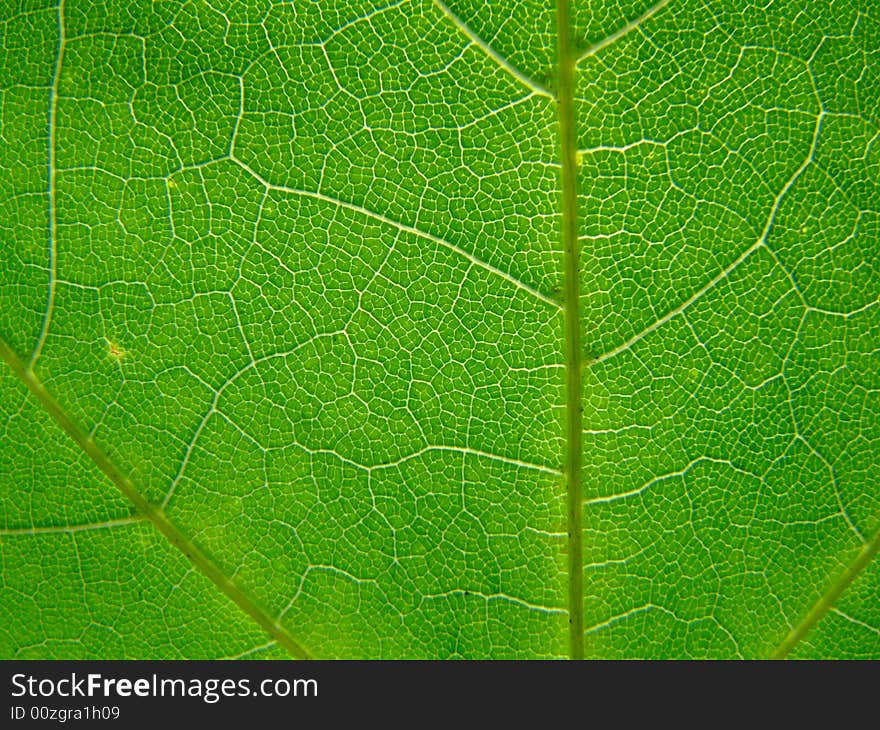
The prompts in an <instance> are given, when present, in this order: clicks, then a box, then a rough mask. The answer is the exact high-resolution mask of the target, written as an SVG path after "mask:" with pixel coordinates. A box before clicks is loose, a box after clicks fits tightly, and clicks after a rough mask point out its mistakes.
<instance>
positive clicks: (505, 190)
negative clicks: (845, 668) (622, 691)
mask: <svg viewBox="0 0 880 730" xmlns="http://www.w3.org/2000/svg"><path fill="white" fill-rule="evenodd" d="M561 5H566V6H567V3H561ZM875 10H876V9H873V8H872V7H871V4H870V3H869V2H867V1H866V2H857V3H852V2H850V3H846V4H842V3H838V2H836V1H835V0H823V1H822V2H814V3H810V4H809V7H808V8H805V7H804V6H803V3H794V2H787V1H786V0H783V1H782V2H774V3H771V4H770V5H769V6H768V7H766V8H765V7H764V6H763V5H762V4H753V3H750V2H745V1H744V0H707V1H705V2H697V1H696V0H661V2H657V3H649V2H644V0H621V1H620V2H613V1H609V0H601V1H600V0H586V1H580V0H579V1H578V2H575V3H574V7H573V8H571V12H570V18H571V22H570V24H568V25H569V26H570V27H568V29H567V32H568V33H569V34H570V38H568V40H570V47H569V48H568V50H565V51H564V52H563V54H562V58H560V57H559V52H558V48H559V46H558V44H557V9H556V7H554V5H552V4H548V3H544V2H539V1H538V0H519V1H513V2H507V3H482V2H476V1H474V0H460V1H459V0H445V1H442V2H441V0H395V1H393V2H389V1H388V0H378V2H377V1H376V0H370V1H362V2H341V1H339V2H337V1H336V0H321V1H320V2H315V3H312V2H309V3H305V2H302V3H301V2H294V3H289V2H278V3H273V2H268V1H266V0H250V1H248V2H231V3H224V4H211V3H207V2H164V3H153V2H147V1H146V0H134V2H130V1H127V2H124V3H123V2H109V3H102V4H101V5H100V7H99V6H98V5H97V4H95V3H94V2H93V1H92V0H60V2H59V3H57V4H52V3H46V2H43V1H42V0H38V1H34V2H25V1H24V0H22V1H21V2H12V0H7V1H6V2H5V5H4V7H3V11H2V12H0V170H2V175H3V178H4V181H5V184H4V192H3V193H2V194H0V236H2V238H3V244H2V246H0V338H2V339H0V355H2V357H3V359H4V360H5V361H6V362H7V364H8V365H9V367H7V368H5V369H4V371H3V373H2V376H0V391H2V394H3V395H2V398H0V411H2V418H0V423H2V424H3V426H2V449H0V495H2V505H3V507H2V511H0V558H2V563H0V596H2V600H0V619H2V620H0V656H4V657H17V658H52V657H65V658H66V657H88V656H93V657H94V656H99V657H102V658H123V657H129V658H159V657H161V658H221V657H227V658H231V657H252V658H264V657H283V656H289V655H290V654H293V655H294V656H312V657H320V658H332V657H345V658H355V657H382V658H416V657H428V658H480V657H495V658H550V657H565V656H568V655H571V654H572V650H571V648H570V647H571V646H572V645H574V644H577V645H578V646H580V645H581V644H582V645H583V651H584V655H585V656H588V657H606V658H615V657H682V658H684V657H687V658H703V657H724V658H734V657H742V658H753V657H767V656H773V655H783V654H785V655H790V656H795V657H824V658H833V657H858V658H865V657H873V658H876V657H878V656H880V616H878V614H877V605H878V602H877V601H876V596H877V590H878V586H877V576H878V572H877V566H876V564H875V563H873V562H871V558H872V557H873V554H874V552H876V550H877V547H878V543H880V532H878V520H880V493H878V492H877V488H876V485H877V484H878V483H880V472H878V467H877V463H878V462H880V460H878V458H877V455H878V448H880V412H878V411H880V402H878V388H880V367H878V365H880V361H878V349H880V345H878V340H877V332H880V319H878V317H880V313H878V306H877V303H878V299H880V288H878V282H880V271H878V269H880V259H878V251H880V244H878V240H880V238H878V235H880V206H878V200H880V196H878V193H880V190H878V184H880V174H878V172H880V152H878V150H880V146H878V138H880V116H878V112H877V110H878V109H880V23H878V18H877V17H876V12H875ZM565 63H571V64H574V80H575V86H574V89H573V90H572V92H571V94H572V98H571V99H568V101H570V102H571V106H572V107H573V109H574V126H573V128H572V129H571V130H570V131H571V132H572V134H571V135H570V136H571V139H573V140H574V142H573V145H574V146H575V147H576V149H571V148H569V149H567V147H571V145H570V144H567V143H565V142H564V141H563V143H562V150H561V152H560V139H563V140H564V139H566V135H565V134H562V131H564V130H563V129H562V127H564V125H565V124H566V121H565V119H564V118H563V119H562V121H560V117H559V116H558V108H559V106H560V96H561V95H563V94H565V93H567V92H565V87H564V85H561V84H560V74H559V71H558V69H559V67H560V64H562V65H564V64H565ZM566 159H570V160H572V161H574V164H575V165H576V170H575V173H576V186H577V201H576V210H575V209H571V210H566V209H565V206H564V205H561V203H560V178H561V175H564V174H565V166H566V162H565V160H566ZM566 215H568V216H573V220H575V221H576V224H577V237H578V243H579V246H580V257H579V264H578V267H577V270H576V271H572V270H570V265H569V264H568V263H567V259H565V257H564V256H563V248H562V246H561V244H560V233H559V232H560V228H561V226H563V225H564V220H565V218H566ZM571 276H575V277H576V279H575V280H574V281H575V283H576V288H575V289H573V291H575V292H576V293H577V295H576V296H574V297H571V298H569V299H568V300H567V298H566V295H565V292H566V277H571ZM569 282H571V279H570V278H569ZM571 299H574V300H576V302H573V301H571ZM575 303H576V304H577V308H575V307H574V304H575ZM572 312H579V315H578V317H577V318H576V325H577V329H578V335H579V339H580V342H581V351H580V352H579V353H578V360H579V362H580V363H581V366H579V368H578V369H579V370H580V372H579V373H578V378H579V384H580V385H579V387H580V389H581V392H580V394H579V398H578V399H577V401H575V400H573V399H572V398H571V397H569V396H567V394H566V388H565V377H566V370H567V368H570V367H571V366H570V365H567V362H568V363H570V362H571V359H570V358H569V359H568V360H567V359H566V355H567V353H566V344H565V339H564V336H563V332H564V330H565V328H566V322H567V321H571V315H572ZM574 409H577V410H578V412H581V411H582V421H583V432H582V433H578V435H577V441H576V443H579V444H580V446H579V450H578V453H579V458H580V460H581V461H582V462H583V468H582V470H580V483H581V491H582V493H579V495H578V496H577V501H578V503H579V507H580V509H582V513H583V517H582V520H583V530H582V532H581V534H573V535H571V536H569V534H568V532H569V529H568V527H567V522H566V516H567V514H568V513H569V512H571V510H572V504H571V500H570V498H569V497H568V496H567V484H568V483H569V477H570V475H569V474H568V471H569V470H568V469H567V467H566V464H567V463H568V462H567V461H566V453H567V451H570V447H571V444H572V443H575V442H573V441H572V440H570V439H569V440H568V441H566V436H565V434H566V423H571V420H570V417H571V413H572V412H573V410H574ZM567 419H569V420H567ZM569 430H570V429H569ZM120 490H121V492H122V493H120ZM157 527H158V530H157V529H156V528H157ZM575 548H577V549H579V550H581V551H582V555H583V559H582V561H580V562H582V565H580V569H579V570H578V571H576V572H573V571H572V570H571V569H570V563H569V562H568V556H570V555H571V554H572V550H574V549H575ZM576 554H577V553H575V555H576ZM573 586H577V591H575V590H574V588H573ZM579 591H582V593H583V600H582V603H581V602H580V601H579V600H578V602H577V606H576V607H575V608H574V609H572V608H571V606H570V601H571V597H572V596H573V595H580V593H579ZM575 616H576V618H577V621H575V622H573V621H572V619H573V618H574V617H575ZM581 624H582V627H583V631H582V632H581V631H580V629H577V630H575V632H574V633H575V634H576V636H574V637H572V636H570V633H571V629H570V628H569V627H570V626H576V627H580V626H581Z"/></svg>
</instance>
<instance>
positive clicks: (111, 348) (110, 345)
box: [107, 340, 128, 361]
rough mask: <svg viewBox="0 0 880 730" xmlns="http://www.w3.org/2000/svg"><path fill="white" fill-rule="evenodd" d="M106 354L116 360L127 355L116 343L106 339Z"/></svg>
mask: <svg viewBox="0 0 880 730" xmlns="http://www.w3.org/2000/svg"><path fill="white" fill-rule="evenodd" d="M107 354H108V355H109V356H110V357H112V358H113V359H114V360H116V361H119V360H122V358H124V357H126V356H127V355H128V353H127V352H126V351H125V350H123V349H122V348H121V347H120V346H119V344H118V343H116V342H113V341H112V340H107Z"/></svg>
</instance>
